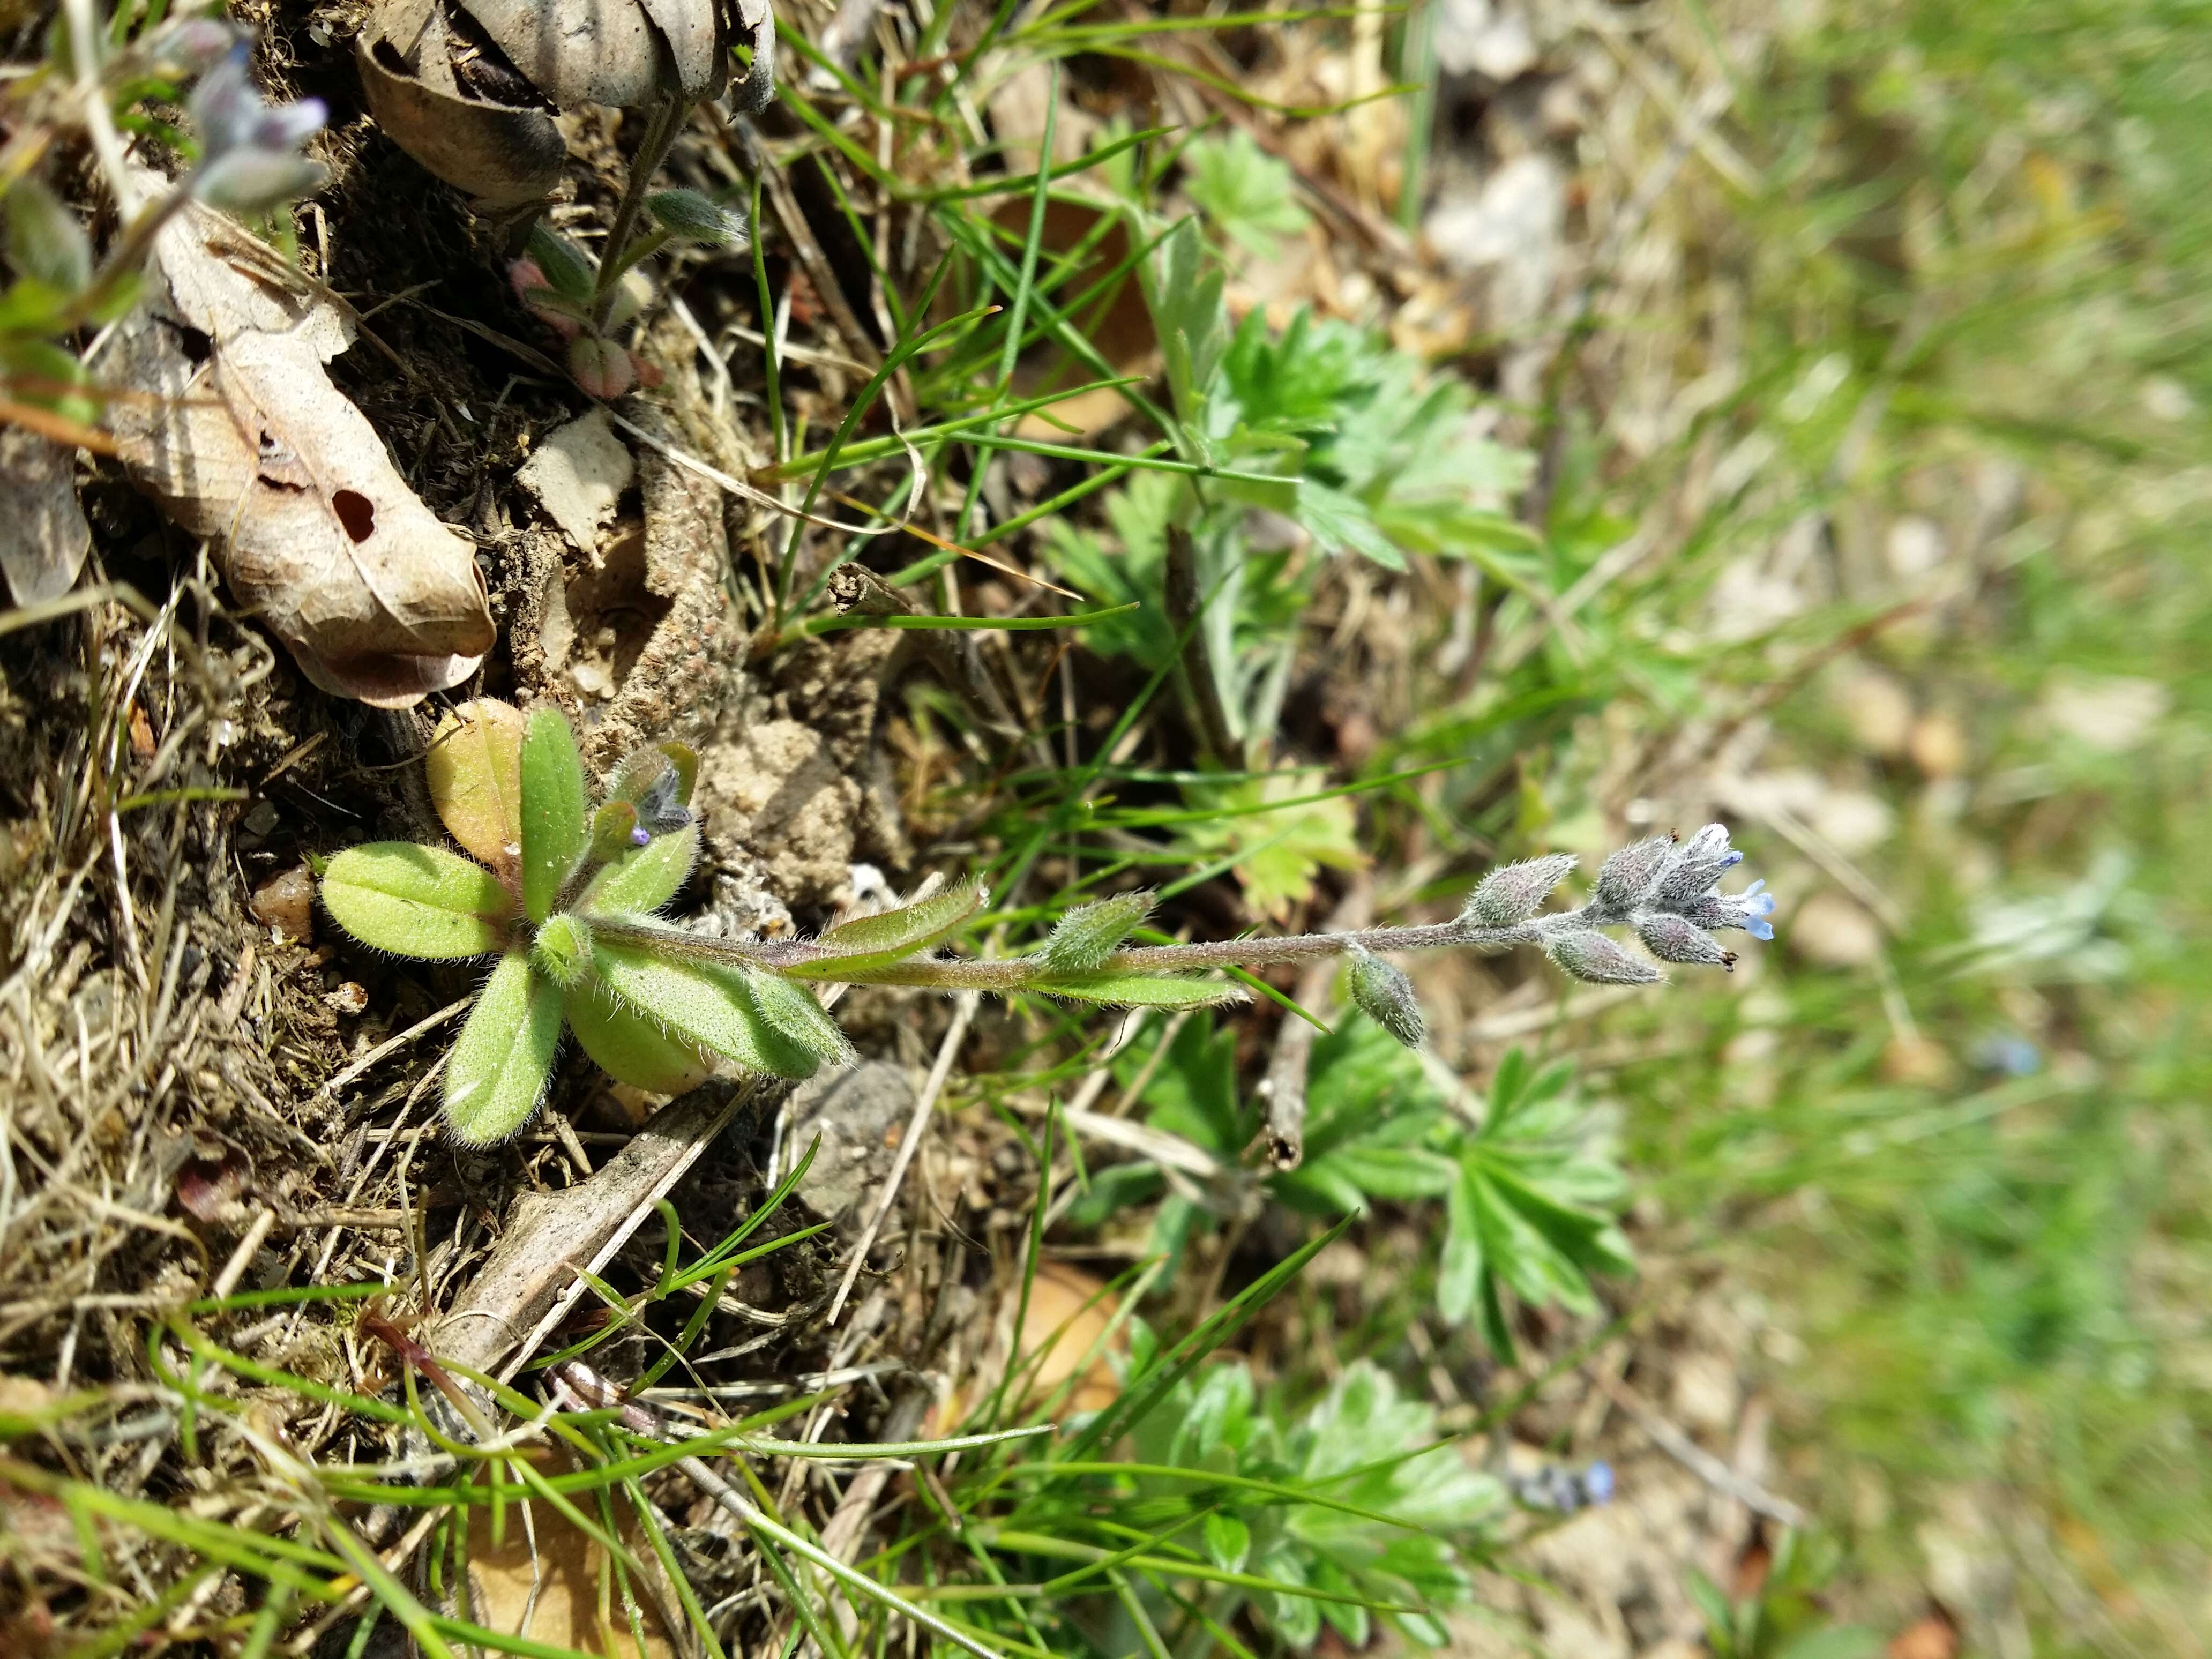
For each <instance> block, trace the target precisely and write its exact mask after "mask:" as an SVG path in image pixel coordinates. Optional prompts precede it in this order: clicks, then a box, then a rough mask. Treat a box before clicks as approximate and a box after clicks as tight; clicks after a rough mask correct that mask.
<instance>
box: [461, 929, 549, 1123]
mask: <svg viewBox="0 0 2212 1659" xmlns="http://www.w3.org/2000/svg"><path fill="white" fill-rule="evenodd" d="M560 1043H561V989H560V987H558V986H556V985H555V984H554V983H553V981H550V980H549V979H547V978H545V977H544V975H541V974H535V973H532V971H531V969H530V958H529V957H526V956H524V955H523V954H522V953H521V952H520V951H514V952H512V953H511V954H509V955H507V956H504V957H501V958H500V962H499V966H498V967H496V968H495V969H492V972H491V977H490V978H489V980H487V981H484V987H483V993H482V994H480V995H479V996H478V997H477V1006H475V1007H474V1008H473V1009H471V1010H470V1012H469V1022H468V1024H465V1025H464V1026H462V1027H461V1035H460V1037H459V1040H458V1041H457V1042H454V1044H453V1054H451V1055H450V1056H448V1057H447V1060H446V1123H447V1127H449V1128H450V1129H452V1131H453V1139H456V1140H458V1141H459V1142H460V1143H461V1144H462V1145H463V1146H495V1145H497V1144H498V1143H499V1142H501V1141H502V1140H505V1139H507V1138H508V1137H509V1136H511V1135H512V1134H513V1133H514V1132H515V1131H516V1130H518V1129H520V1127H522V1126H523V1125H524V1124H526V1123H527V1122H528V1121H530V1116H531V1114H532V1113H533V1112H535V1111H536V1110H537V1109H538V1098H539V1097H541V1096H542V1095H544V1092H545V1079H547V1077H549V1076H550V1075H551V1073H552V1071H553V1052H554V1050H555V1049H556V1048H558V1047H559V1046H560Z"/></svg>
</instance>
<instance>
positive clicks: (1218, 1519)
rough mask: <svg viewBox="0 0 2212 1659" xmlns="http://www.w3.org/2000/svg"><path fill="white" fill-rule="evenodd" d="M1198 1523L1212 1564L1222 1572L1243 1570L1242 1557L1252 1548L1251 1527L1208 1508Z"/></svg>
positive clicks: (1219, 1511) (1235, 1517)
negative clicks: (1203, 1518)
mask: <svg viewBox="0 0 2212 1659" xmlns="http://www.w3.org/2000/svg"><path fill="white" fill-rule="evenodd" d="M1200 1525H1201V1527H1202V1528H1203V1529H1204V1531H1205V1534H1206V1554H1207V1555H1208V1556H1209V1557H1211V1558H1212V1561H1213V1565H1215V1566H1217V1567H1219V1568H1220V1569H1221V1570H1222V1571H1224V1572H1242V1571H1244V1558H1245V1557H1246V1556H1247V1555H1249V1554H1250V1553H1251V1550H1252V1528H1249V1527H1248V1526H1246V1525H1245V1524H1244V1522H1242V1521H1241V1520H1239V1519H1238V1518H1237V1516H1233V1515H1229V1514H1225V1513H1224V1512H1223V1511H1222V1510H1210V1511H1209V1512H1208V1513H1207V1515H1206V1519H1205V1520H1204V1521H1203V1522H1200Z"/></svg>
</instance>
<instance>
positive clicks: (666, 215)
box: [645, 190, 745, 247]
mask: <svg viewBox="0 0 2212 1659" xmlns="http://www.w3.org/2000/svg"><path fill="white" fill-rule="evenodd" d="M645 206H646V210H647V212H648V213H650V214H652V215H653V222H654V223H655V224H657V225H659V227H660V228H662V229H663V230H665V231H666V232H667V233H668V234H670V235H671V236H673V237H674V238H676V239H677V240H678V241H683V242H704V243H706V244H708V246H714V247H743V246H744V245H745V216H744V215H743V214H742V213H737V212H733V211H732V210H730V209H728V208H726V207H724V206H723V205H722V204H720V202H717V201H715V200H714V199H713V198H712V197H707V196H702V195H701V194H700V193H699V192H698V191H696V190H657V191H653V194H651V195H650V196H648V197H646V198H645Z"/></svg>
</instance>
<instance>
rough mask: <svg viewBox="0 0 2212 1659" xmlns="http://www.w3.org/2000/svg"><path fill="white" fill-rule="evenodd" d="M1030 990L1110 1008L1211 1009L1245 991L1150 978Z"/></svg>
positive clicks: (1110, 977) (1060, 981) (1107, 977)
mask: <svg viewBox="0 0 2212 1659" xmlns="http://www.w3.org/2000/svg"><path fill="white" fill-rule="evenodd" d="M1030 988H1031V989H1033V990H1036V991H1039V992H1042V994H1045V995H1046V996H1051V997H1066V998H1069V999H1071V1000H1074V1001H1077V1002H1096V1003H1100V1004H1103V1006H1107V1007H1109V1008H1212V1007H1215V1006H1218V1005H1220V1004H1222V1003H1225V1002H1242V1001H1243V1000H1244V997H1245V992H1244V987H1243V986H1241V985H1238V984H1237V983H1236V982H1234V981H1229V980H1203V979H1184V978H1181V977H1178V976H1175V975H1151V974H1071V975H1065V976H1055V977H1054V978H1052V979H1050V980H1048V981H1043V982H1042V983H1041V984H1038V985H1035V986H1032V987H1030Z"/></svg>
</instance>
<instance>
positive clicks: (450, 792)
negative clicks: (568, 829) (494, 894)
mask: <svg viewBox="0 0 2212 1659" xmlns="http://www.w3.org/2000/svg"><path fill="white" fill-rule="evenodd" d="M522 731H523V720H522V711H521V710H520V709H519V708H513V706H512V705H510V704H507V703H503V702H496V701H495V700H494V699H492V698H490V697H479V698H477V700H476V701H475V702H465V703H463V704H462V705H461V706H460V707H459V708H455V709H453V711H452V712H451V713H449V714H447V715H446V716H445V717H444V718H443V719H441V720H439V722H438V730H437V732H436V735H435V736H434V737H433V738H431V739H430V752H429V753H428V755H426V756H424V757H422V772H423V776H424V781H426V782H427V783H428V785H429V788H430V804H431V805H433V806H435V807H436V808H437V809H438V817H440V818H441V820H443V822H444V823H445V826H446V833H447V834H448V835H450V836H453V839H454V840H455V841H457V842H460V844H461V846H462V847H463V848H465V850H466V851H468V852H469V853H470V854H473V855H474V856H475V857H477V858H478V859H481V860H483V862H484V863H486V864H488V865H489V866H491V867H492V868H493V869H495V870H505V871H507V872H510V873H512V872H513V871H514V870H515V869H516V868H517V867H518V863H517V861H518V860H520V857H521V856H522Z"/></svg>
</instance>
